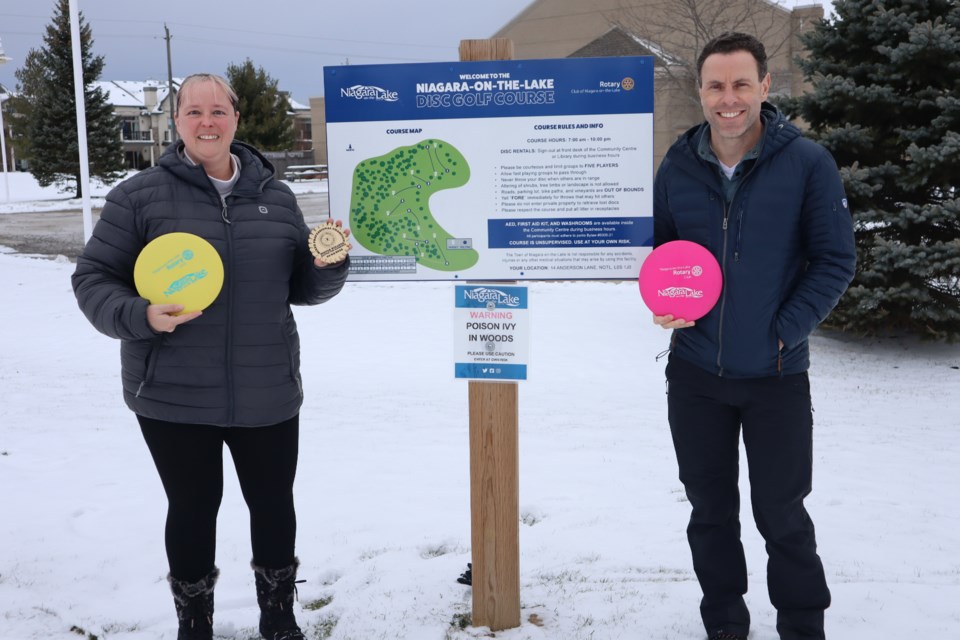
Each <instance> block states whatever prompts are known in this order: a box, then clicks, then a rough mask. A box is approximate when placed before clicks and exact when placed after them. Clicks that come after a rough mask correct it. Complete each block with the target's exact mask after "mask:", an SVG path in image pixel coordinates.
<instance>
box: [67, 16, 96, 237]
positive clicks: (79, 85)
mask: <svg viewBox="0 0 960 640" xmlns="http://www.w3.org/2000/svg"><path fill="white" fill-rule="evenodd" d="M77 1H78V0H70V40H71V41H72V43H73V93H74V99H75V100H76V103H77V142H78V144H79V146H80V189H81V192H82V193H83V242H84V244H86V242H87V241H88V240H89V239H90V236H91V235H93V212H92V210H91V207H90V164H89V156H88V154H87V105H86V102H85V101H84V99H83V93H84V91H83V90H84V88H85V87H84V84H83V58H82V57H81V52H80V10H79V9H78V8H77Z"/></svg>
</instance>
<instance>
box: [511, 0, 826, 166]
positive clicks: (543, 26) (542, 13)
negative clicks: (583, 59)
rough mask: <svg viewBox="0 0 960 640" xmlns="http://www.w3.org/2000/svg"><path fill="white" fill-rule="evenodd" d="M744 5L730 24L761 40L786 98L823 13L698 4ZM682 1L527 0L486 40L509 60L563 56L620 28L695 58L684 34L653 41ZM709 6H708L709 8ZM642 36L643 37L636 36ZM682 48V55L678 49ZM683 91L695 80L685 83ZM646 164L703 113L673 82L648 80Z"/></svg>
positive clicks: (776, 89)
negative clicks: (507, 45)
mask: <svg viewBox="0 0 960 640" xmlns="http://www.w3.org/2000/svg"><path fill="white" fill-rule="evenodd" d="M744 2H746V3H747V6H748V7H750V9H751V11H750V12H747V13H746V14H744V15H748V16H749V18H748V19H745V20H742V21H741V22H739V24H738V27H737V28H738V29H739V30H742V31H745V32H748V33H754V34H756V35H757V36H758V37H760V39H761V40H762V41H763V42H764V45H765V46H766V48H767V55H768V58H769V61H768V63H769V69H770V74H771V76H772V86H771V90H772V92H773V93H774V94H786V95H794V94H796V93H798V92H800V91H802V90H803V87H804V86H805V85H804V83H803V77H802V74H801V73H800V71H799V69H797V68H796V65H795V64H794V63H793V58H794V57H795V56H798V55H800V54H801V52H802V47H801V46H800V43H799V40H798V39H797V37H796V35H797V32H798V31H799V29H800V27H801V25H802V27H803V30H807V29H810V28H812V25H813V21H814V20H819V19H822V17H823V7H821V6H820V5H810V6H805V7H798V8H797V9H795V10H794V11H793V12H792V13H791V12H790V11H788V10H786V9H784V8H782V7H780V6H779V5H776V4H773V3H771V2H767V1H766V0H740V1H738V0H704V3H705V5H704V6H705V7H706V9H705V10H707V11H710V10H711V9H710V7H714V10H720V11H722V12H724V13H722V14H721V15H728V14H729V15H733V14H735V13H736V12H737V11H738V10H741V11H742V9H743V3H744ZM682 3H683V0H593V1H592V2H590V3H589V5H587V3H584V2H583V1H582V0H535V1H534V2H531V3H530V4H529V5H528V6H527V8H526V9H524V10H523V11H522V12H521V13H520V14H519V15H518V16H517V17H516V18H514V19H513V20H511V21H510V22H509V23H507V24H506V25H504V27H503V28H501V29H500V30H499V31H497V32H496V34H494V36H493V37H496V38H509V39H510V40H512V41H513V45H514V57H515V58H519V59H524V58H526V59H532V58H565V57H568V56H570V55H571V54H573V53H574V52H576V51H578V50H579V49H582V48H583V47H585V46H587V45H589V44H591V43H593V42H594V41H596V40H597V39H598V38H601V37H603V36H604V35H605V34H607V33H608V32H609V31H610V29H612V28H614V27H618V26H619V27H620V28H622V29H624V30H625V31H628V32H631V33H634V34H635V35H638V36H644V35H650V34H653V35H654V36H655V37H653V38H649V39H650V41H651V42H653V43H654V44H656V45H660V46H663V47H664V48H665V49H668V53H669V52H670V50H672V51H674V52H675V53H677V54H678V55H680V56H682V57H688V58H691V59H695V58H696V55H697V53H698V52H699V49H700V48H702V46H703V44H704V43H702V42H697V41H696V39H695V38H693V37H692V34H690V33H687V32H686V31H685V30H684V29H666V30H665V31H664V32H663V34H662V35H660V36H657V34H658V33H659V31H660V30H659V29H658V27H657V26H656V25H658V24H669V23H670V22H671V21H672V20H675V19H676V18H677V12H678V11H680V9H678V7H682V6H683V4H682ZM711 3H712V4H711ZM644 31H646V33H644ZM684 49H685V50H684ZM689 82H690V85H689V86H690V87H694V86H695V80H694V79H693V77H692V76H691V77H690V81H689ZM654 85H655V88H656V91H655V104H654V164H655V166H659V164H660V160H661V159H662V158H663V156H664V154H665V153H666V151H667V149H668V148H669V147H670V145H671V144H673V142H674V140H676V138H677V136H678V135H679V134H680V133H682V132H683V131H685V130H686V129H688V128H690V127H692V126H694V125H695V124H698V123H699V122H700V121H701V120H702V119H703V114H702V112H701V111H700V109H699V107H698V106H697V104H696V103H695V102H694V101H692V100H691V99H690V97H688V96H687V95H684V94H683V93H682V91H681V90H680V89H679V88H677V87H676V85H675V83H674V84H668V83H666V82H665V81H664V75H663V74H662V73H658V74H657V75H656V77H655V79H654Z"/></svg>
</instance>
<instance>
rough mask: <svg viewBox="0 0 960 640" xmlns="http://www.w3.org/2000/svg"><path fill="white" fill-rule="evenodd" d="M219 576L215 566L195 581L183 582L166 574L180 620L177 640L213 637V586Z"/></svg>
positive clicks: (205, 639)
mask: <svg viewBox="0 0 960 640" xmlns="http://www.w3.org/2000/svg"><path fill="white" fill-rule="evenodd" d="M219 576H220V570H219V569H217V568H216V567H214V568H213V571H211V572H210V573H208V574H207V575H206V576H204V577H203V578H201V579H200V580H198V581H196V582H184V581H183V580H177V579H176V578H174V577H173V576H172V575H168V576H167V580H168V581H169V582H170V590H171V591H172V592H173V604H174V606H175V607H176V609H177V620H178V621H179V622H180V629H179V631H178V632H177V640H211V639H212V638H213V587H214V586H216V584H217V578H218V577H219Z"/></svg>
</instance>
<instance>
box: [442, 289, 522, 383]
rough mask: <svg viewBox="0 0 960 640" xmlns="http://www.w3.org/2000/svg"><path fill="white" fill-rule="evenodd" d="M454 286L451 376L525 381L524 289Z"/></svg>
mask: <svg viewBox="0 0 960 640" xmlns="http://www.w3.org/2000/svg"><path fill="white" fill-rule="evenodd" d="M455 289H456V305H455V308H454V336H455V345H454V371H455V376H456V377H457V378H468V379H474V380H526V379H527V359H528V352H529V342H530V335H529V334H530V325H529V319H528V316H527V314H528V311H529V309H528V306H527V288H526V287H516V286H510V287H506V286H504V287H501V286H497V285H477V286H464V285H458V286H456V287H455Z"/></svg>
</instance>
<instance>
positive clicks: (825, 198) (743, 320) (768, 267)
mask: <svg viewBox="0 0 960 640" xmlns="http://www.w3.org/2000/svg"><path fill="white" fill-rule="evenodd" d="M761 115H762V118H763V123H764V131H763V139H762V147H761V151H760V155H759V157H758V158H757V159H756V161H755V163H754V164H753V166H752V167H751V168H750V169H749V172H748V173H747V174H746V175H745V176H744V177H743V178H741V182H740V184H739V187H738V188H737V191H736V194H735V195H734V197H733V201H732V202H731V203H730V205H729V206H727V205H726V203H725V202H724V197H723V184H722V182H721V177H720V175H719V173H718V169H717V166H716V165H714V164H712V163H710V162H708V161H706V160H704V159H702V158H700V157H699V156H698V153H697V146H698V143H699V140H700V137H701V135H703V134H704V131H705V128H706V127H707V125H706V123H704V124H701V125H699V126H697V127H694V128H692V129H690V130H689V131H687V132H686V133H685V134H684V135H682V136H681V137H680V138H679V139H678V140H677V142H676V143H674V145H673V146H672V147H671V148H670V150H669V151H668V152H667V155H666V157H665V158H664V160H663V162H662V163H661V165H660V169H659V170H658V171H657V177H656V180H655V184H654V205H653V211H654V246H659V245H661V244H663V243H665V242H669V241H671V240H690V241H692V242H696V243H697V244H700V245H703V246H704V247H706V248H707V249H709V250H710V251H711V253H713V255H714V256H715V257H716V259H717V261H718V262H719V263H720V265H721V268H722V271H723V291H722V293H721V295H720V300H719V301H718V302H717V305H716V306H715V307H714V308H713V309H712V310H711V311H710V313H708V314H707V315H706V316H704V317H703V318H701V319H699V320H697V321H696V325H695V326H694V327H690V328H688V329H677V330H675V331H674V332H673V336H672V340H671V352H672V355H673V356H676V357H678V358H682V359H683V360H687V361H689V362H691V363H693V364H695V365H697V366H699V367H701V368H703V369H705V370H707V371H710V372H712V373H715V374H717V375H721V376H729V377H736V378H758V377H765V376H775V375H779V374H781V373H782V374H793V373H801V372H803V371H806V370H807V368H808V367H809V365H810V351H809V345H808V342H807V339H808V336H809V335H810V333H811V332H812V331H813V330H814V328H816V326H817V325H818V324H819V323H820V322H821V321H823V319H824V318H826V317H827V314H829V313H830V310H831V309H833V307H834V306H835V305H836V304H837V301H838V300H839V299H840V296H841V295H842V294H843V292H844V291H845V290H846V288H847V286H848V285H849V284H850V281H851V280H852V279H853V274H854V266H855V264H856V250H855V247H854V240H853V222H852V218H851V216H850V211H849V209H848V208H847V199H846V195H845V194H844V191H843V183H842V181H841V179H840V175H839V172H838V170H837V165H836V162H835V161H834V159H833V157H832V156H831V155H830V153H829V152H828V151H827V150H826V149H824V148H823V147H821V146H820V145H818V144H816V143H815V142H812V141H810V140H807V139H806V138H804V137H803V135H802V134H801V132H800V130H799V129H797V128H796V127H795V126H794V125H792V124H790V122H788V121H787V120H786V119H785V118H784V117H783V115H782V114H781V113H780V112H779V111H778V110H777V109H776V108H775V107H773V106H772V105H769V104H767V103H764V104H763V108H762V113H761ZM706 135H709V133H707V134H706ZM778 339H779V340H782V341H783V343H784V347H783V350H782V352H778Z"/></svg>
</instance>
